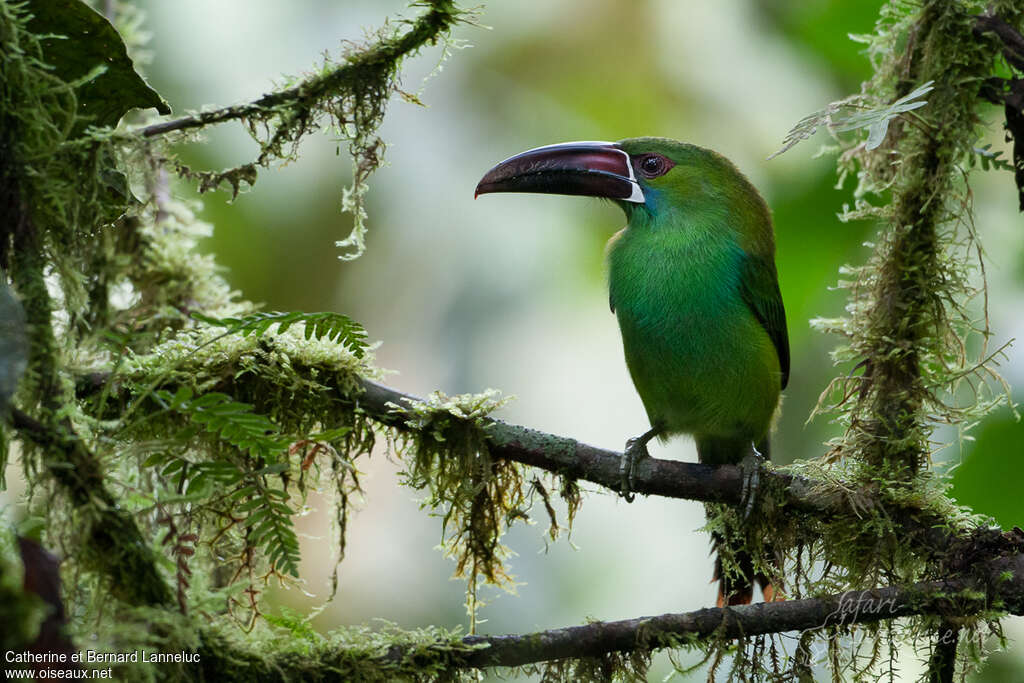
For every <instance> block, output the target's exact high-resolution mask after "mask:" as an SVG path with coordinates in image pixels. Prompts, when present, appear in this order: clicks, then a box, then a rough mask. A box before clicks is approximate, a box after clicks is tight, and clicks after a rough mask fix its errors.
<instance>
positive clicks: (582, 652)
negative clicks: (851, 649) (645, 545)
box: [457, 555, 1024, 667]
mask: <svg viewBox="0 0 1024 683" xmlns="http://www.w3.org/2000/svg"><path fill="white" fill-rule="evenodd" d="M1009 576H1012V578H1008V577H1009ZM996 605H1000V606H1001V609H1005V610H1006V611H1007V612H1009V613H1011V614H1022V613H1024V555H1014V556H1011V557H1004V558H998V559H996V560H992V561H990V562H988V563H985V564H984V565H982V568H981V570H980V571H977V572H975V573H973V574H972V575H970V576H963V577H957V578H953V579H947V580H943V581H929V582H924V583H918V584H914V585H912V586H906V587H901V586H889V587H885V588H875V589H871V590H865V591H847V592H845V593H839V594H836V595H830V596H827V597H822V598H809V599H805V600H789V601H785V602H764V603H759V604H753V605H742V606H738V607H730V608H711V607H709V608H705V609H700V610H696V611H694V612H684V613H681V614H662V615H659V616H654V617H640V618H638V619H627V620H624V621H609V622H593V623H590V624H586V625H585V626H572V627H569V628H561V629H554V630H550V631H542V632H540V633H531V634H525V635H504V636H468V637H466V638H464V639H463V642H464V643H465V644H467V645H475V646H480V645H486V646H487V647H485V648H481V649H479V650H475V651H473V652H471V653H469V654H466V655H464V656H462V657H459V658H458V660H457V662H458V663H457V665H458V666H462V667H484V666H521V665H523V664H530V663H535V662H542V661H550V660H554V659H562V658H565V657H594V656H598V655H602V654H607V653H609V652H625V651H631V650H635V649H650V648H651V647H654V648H655V649H657V648H659V647H671V646H672V645H674V644H678V643H679V642H683V640H684V638H685V637H687V636H690V637H692V636H697V637H699V638H707V637H721V638H729V639H732V638H740V637H748V636H756V635H763V634H769V633H785V632H791V631H798V632H799V631H806V630H808V629H822V628H825V627H831V626H840V625H849V624H868V623H874V622H878V621H884V620H887V619H895V618H898V617H905V616H910V615H915V614H941V615H943V616H947V617H961V616H969V615H974V614H978V613H979V612H982V611H985V610H990V609H993V607H994V606H996Z"/></svg>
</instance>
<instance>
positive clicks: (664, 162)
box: [636, 154, 675, 178]
mask: <svg viewBox="0 0 1024 683" xmlns="http://www.w3.org/2000/svg"><path fill="white" fill-rule="evenodd" d="M674 165H675V164H673V163H672V162H671V161H669V160H668V159H666V158H665V157H663V156H662V155H660V154H645V155H643V156H642V157H640V159H639V160H638V161H637V164H636V167H637V170H638V171H640V175H642V176H643V177H645V178H657V177H658V176H661V175H665V174H666V173H668V171H669V169H671V168H672V167H673V166H674Z"/></svg>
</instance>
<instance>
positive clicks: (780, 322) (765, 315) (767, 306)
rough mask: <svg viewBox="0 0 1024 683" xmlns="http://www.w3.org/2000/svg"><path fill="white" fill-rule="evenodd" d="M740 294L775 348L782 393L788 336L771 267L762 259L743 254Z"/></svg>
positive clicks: (785, 379) (786, 374)
mask: <svg viewBox="0 0 1024 683" xmlns="http://www.w3.org/2000/svg"><path fill="white" fill-rule="evenodd" d="M740 293H741V295H742V297H743V301H744V302H745V303H746V304H747V306H749V307H750V310H751V311H752V312H753V313H754V317H755V318H757V321H758V322H759V323H761V326H762V327H763V328H764V331H765V332H767V333H768V337H769V338H770V339H771V340H772V344H774V345H775V352H776V353H777V354H778V356H779V368H780V369H781V370H782V388H783V389H785V388H786V384H787V383H788V382H789V335H788V333H787V332H786V310H785V309H784V308H783V306H782V293H781V292H780V291H779V279H778V276H777V275H776V273H775V264H774V263H773V262H772V261H771V260H770V259H766V258H764V257H762V256H756V255H752V254H747V255H746V257H745V258H744V261H743V264H742V267H741V272H740Z"/></svg>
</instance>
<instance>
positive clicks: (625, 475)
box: [619, 434, 651, 503]
mask: <svg viewBox="0 0 1024 683" xmlns="http://www.w3.org/2000/svg"><path fill="white" fill-rule="evenodd" d="M649 440H650V437H648V436H647V435H646V434H645V435H643V436H636V437H633V438H632V439H629V440H628V441H626V450H625V451H623V453H622V461H621V462H620V463H619V478H620V481H619V495H620V496H622V497H623V498H625V499H626V502H627V503H632V502H633V498H634V497H635V496H634V494H633V474H634V471H635V470H636V465H637V463H638V462H640V461H641V460H643V459H644V458H649V457H651V454H650V453H648V452H647V442H648V441H649Z"/></svg>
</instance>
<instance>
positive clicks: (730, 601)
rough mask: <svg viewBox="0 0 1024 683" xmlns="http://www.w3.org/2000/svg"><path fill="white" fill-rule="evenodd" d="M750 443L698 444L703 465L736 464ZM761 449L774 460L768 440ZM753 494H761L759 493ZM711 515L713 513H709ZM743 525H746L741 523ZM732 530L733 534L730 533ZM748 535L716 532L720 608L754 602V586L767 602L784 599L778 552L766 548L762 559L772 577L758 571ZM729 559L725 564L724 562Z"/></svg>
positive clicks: (713, 540)
mask: <svg viewBox="0 0 1024 683" xmlns="http://www.w3.org/2000/svg"><path fill="white" fill-rule="evenodd" d="M749 448H750V444H749V443H747V444H745V448H744V446H740V445H739V444H736V443H735V442H733V443H729V442H724V441H698V444H697V450H698V454H699V455H700V460H701V462H711V463H716V462H730V461H731V462H736V460H737V457H736V456H737V452H739V453H744V452H748V451H749ZM757 449H758V451H759V452H760V454H761V455H762V456H763V457H764V458H765V459H766V460H767V459H769V457H770V454H769V444H768V438H767V437H766V438H764V439H763V440H762V441H761V442H760V443H759V444H757ZM750 495H757V492H756V491H752V492H750ZM709 514H710V511H709ZM740 525H742V522H740ZM730 531H732V533H729V532H730ZM745 536H746V534H744V533H742V529H738V528H735V526H734V527H733V529H731V530H730V529H723V530H721V531H712V533H711V548H712V553H713V554H714V555H715V574H714V577H713V578H712V581H717V582H718V606H719V607H725V606H727V605H728V606H732V605H746V604H749V603H750V601H751V600H752V599H753V595H754V583H755V582H756V583H757V584H758V585H759V586H760V587H761V592H762V593H763V594H764V600H765V602H774V601H775V600H776V599H781V591H782V584H781V579H780V578H779V572H778V571H777V569H778V567H779V565H780V564H781V562H780V561H779V558H778V557H777V555H776V553H775V551H774V550H773V549H772V548H770V547H765V546H762V548H761V551H762V557H764V558H765V560H766V563H767V564H768V569H769V571H770V574H771V575H770V576H769V574H767V573H765V572H764V571H760V570H758V569H756V568H755V566H754V560H753V558H752V557H751V555H750V553H749V552H748V551H747V549H746V546H745V544H744V542H743V539H744V538H745ZM723 559H725V561H723Z"/></svg>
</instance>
